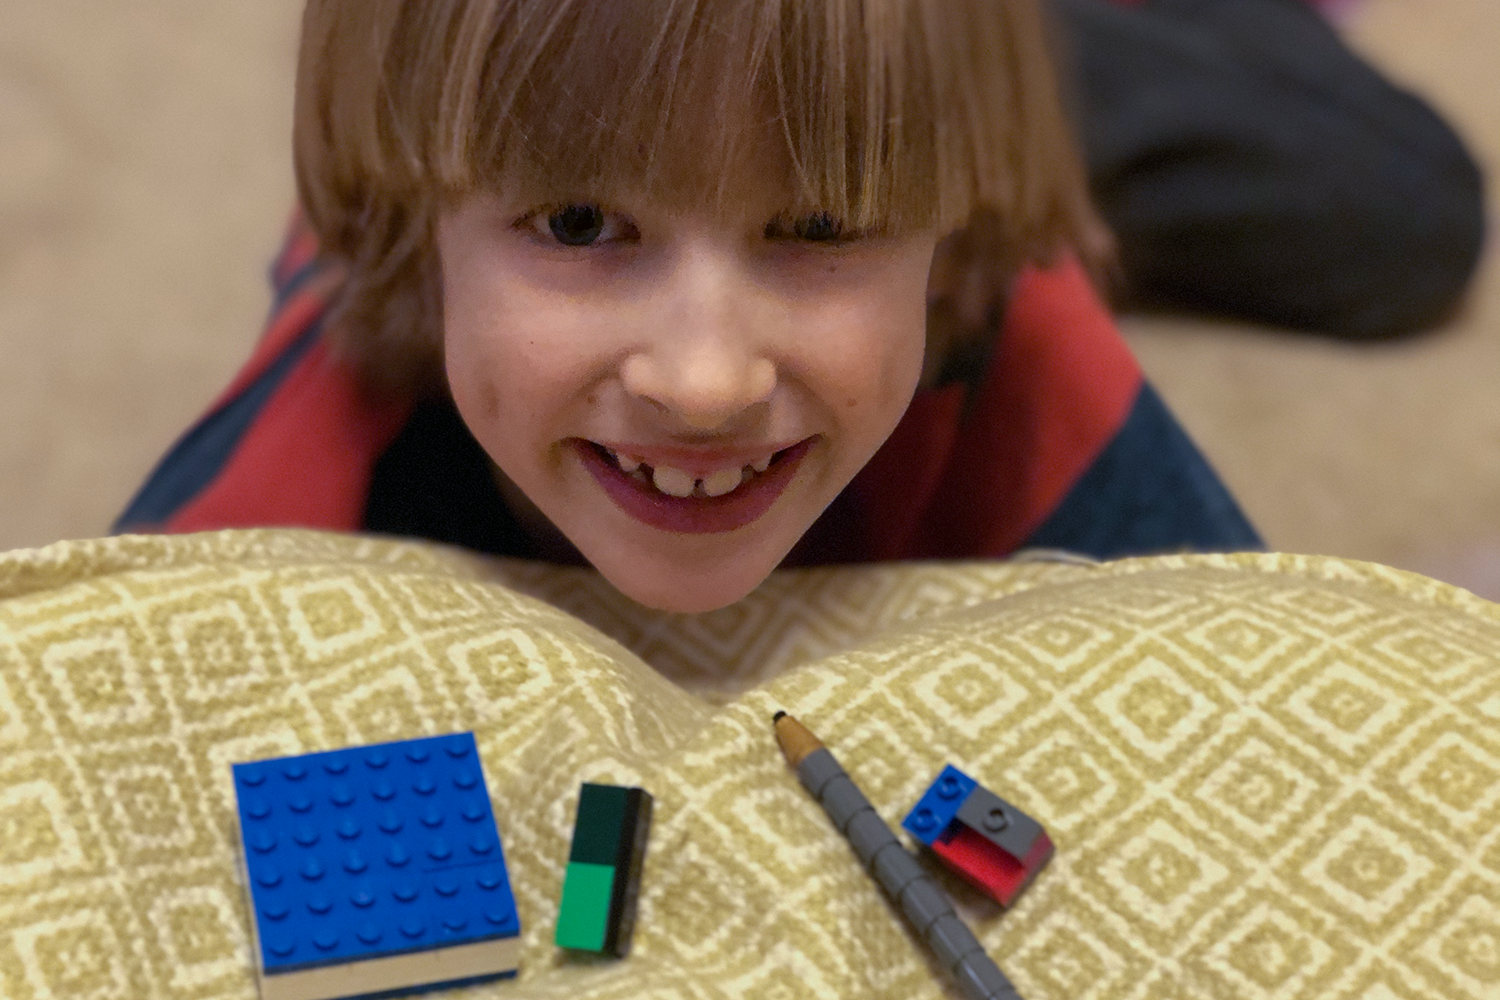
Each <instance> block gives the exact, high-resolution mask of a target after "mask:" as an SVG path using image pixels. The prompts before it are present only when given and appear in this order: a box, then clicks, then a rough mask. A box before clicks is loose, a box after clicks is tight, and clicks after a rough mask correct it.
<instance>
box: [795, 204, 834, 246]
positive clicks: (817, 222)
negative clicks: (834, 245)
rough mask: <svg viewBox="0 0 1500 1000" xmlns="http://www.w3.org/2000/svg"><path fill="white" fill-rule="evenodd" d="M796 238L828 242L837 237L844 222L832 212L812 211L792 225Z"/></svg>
mask: <svg viewBox="0 0 1500 1000" xmlns="http://www.w3.org/2000/svg"><path fill="white" fill-rule="evenodd" d="M793 229H794V231H795V232H796V234H797V238H798V239H803V240H811V241H812V242H814V243H828V242H831V241H833V240H836V239H838V238H839V236H840V235H841V234H842V233H843V231H844V224H843V222H841V221H840V220H839V219H837V218H836V217H835V216H834V215H833V213H832V212H814V213H813V214H812V215H804V216H803V217H802V218H800V219H798V220H797V223H796V225H795V226H794V227H793Z"/></svg>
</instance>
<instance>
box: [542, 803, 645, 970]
mask: <svg viewBox="0 0 1500 1000" xmlns="http://www.w3.org/2000/svg"><path fill="white" fill-rule="evenodd" d="M650 827H651V794H650V793H649V792H646V791H645V790H643V789H640V788H622V787H620V786H618V785H591V784H585V785H584V786H583V788H582V790H581V791H580V792H579V795H578V818H577V820H576V821H575V822H574V824H573V845H572V848H571V849H570V850H569V852H568V868H567V872H566V874H565V875H564V877H563V888H562V901H561V903H560V904H559V906H558V913H557V931H556V934H555V937H554V939H555V940H556V942H557V944H558V945H559V946H560V947H563V948H574V949H577V950H580V951H594V952H602V953H604V954H607V955H613V956H615V957H616V958H623V957H624V956H625V955H626V953H627V952H629V951H630V937H631V932H632V931H633V930H634V927H635V905H636V897H637V895H638V893H639V890H640V879H641V868H642V866H643V865H644V863H645V859H646V838H647V835H648V832H649V830H650Z"/></svg>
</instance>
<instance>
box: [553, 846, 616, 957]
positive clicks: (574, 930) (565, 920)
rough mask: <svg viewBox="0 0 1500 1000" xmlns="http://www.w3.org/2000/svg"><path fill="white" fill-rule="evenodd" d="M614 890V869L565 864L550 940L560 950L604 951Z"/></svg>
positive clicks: (580, 862) (583, 864)
mask: <svg viewBox="0 0 1500 1000" xmlns="http://www.w3.org/2000/svg"><path fill="white" fill-rule="evenodd" d="M614 888H615V868H614V866H613V865H595V864H589V863H588V862H585V861H570V862H568V870H567V873H566V874H565V875H564V876H563V889H562V902H561V903H560V904H559V905H558V909H557V932H556V933H555V934H554V936H553V939H554V940H555V941H556V942H557V944H558V946H559V947H562V948H578V949H581V950H583V951H603V950H604V943H605V937H606V936H607V935H608V931H609V911H610V899H611V897H613V895H614Z"/></svg>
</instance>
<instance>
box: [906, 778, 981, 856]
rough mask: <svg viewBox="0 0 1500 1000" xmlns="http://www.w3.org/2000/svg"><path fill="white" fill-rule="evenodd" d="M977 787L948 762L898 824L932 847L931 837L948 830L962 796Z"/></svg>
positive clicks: (960, 803)
mask: <svg viewBox="0 0 1500 1000" xmlns="http://www.w3.org/2000/svg"><path fill="white" fill-rule="evenodd" d="M978 787H979V782H977V781H975V780H974V779H973V778H971V777H969V776H968V775H967V774H964V773H963V772H962V771H960V770H959V769H958V768H956V767H954V766H953V765H952V764H949V765H948V766H947V767H945V768H943V770H942V773H940V774H939V775H938V776H937V780H935V781H934V782H933V783H932V784H931V785H930V786H929V787H928V789H927V791H926V792H924V793H923V794H922V797H921V798H920V799H919V800H917V804H916V805H914V806H912V809H911V812H910V813H908V814H907V816H906V819H904V820H902V821H901V825H902V826H904V827H905V828H906V829H907V830H908V831H909V832H910V833H911V834H912V836H914V837H916V838H917V839H918V840H920V841H921V842H922V843H924V844H926V845H927V846H928V847H931V846H932V843H933V841H935V840H937V839H938V838H939V837H941V836H943V835H945V834H946V833H948V828H949V827H950V826H951V825H952V823H953V820H954V819H955V818H957V816H958V810H959V807H960V806H962V805H963V804H964V799H966V798H968V797H969V793H970V792H972V791H973V790H974V789H976V788H978Z"/></svg>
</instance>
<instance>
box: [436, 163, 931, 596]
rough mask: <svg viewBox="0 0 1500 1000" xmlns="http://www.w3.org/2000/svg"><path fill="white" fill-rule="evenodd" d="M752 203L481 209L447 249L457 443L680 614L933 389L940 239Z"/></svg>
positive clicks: (774, 546) (443, 231) (751, 575)
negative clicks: (709, 208) (933, 307)
mask: <svg viewBox="0 0 1500 1000" xmlns="http://www.w3.org/2000/svg"><path fill="white" fill-rule="evenodd" d="M741 206H742V207H741V208H739V209H735V210H734V211H733V212H731V213H728V214H726V213H723V212H720V213H705V214H693V213H683V212H681V211H675V210H668V209H665V208H663V207H661V206H659V205H655V204H652V203H650V202H649V201H647V200H644V199H632V198H629V197H623V198H621V197H616V198H608V199H607V198H602V197H601V198H599V199H598V200H592V196H591V195H589V194H587V193H585V195H584V196H582V197H579V198H578V199H577V200H574V201H570V202H565V203H560V204H559V203H552V204H543V205H534V204H530V203H524V202H520V201H514V202H512V201H507V200H506V199H505V198H504V197H503V196H497V195H475V196H472V197H470V198H468V199H466V200H465V201H463V202H462V203H461V204H459V205H458V206H457V207H456V208H454V209H452V210H451V211H449V212H447V213H445V215H444V216H443V218H442V219H441V221H440V224H439V228H438V238H437V243H438V249H439V253H440V256H441V259H442V269H443V294H444V300H443V302H444V305H443V309H444V329H445V334H444V336H445V347H446V358H447V368H448V379H449V383H450V385H451V387H452V391H453V398H454V400H455V402H456V403H457V405H458V409H459V412H460V413H461V414H462V416H463V418H464V420H465V422H466V423H467V424H468V426H469V429H470V430H471V431H472V432H473V433H474V436H475V437H476V438H477V439H478V440H479V442H480V444H481V445H483V446H484V448H485V449H486V451H488V452H489V454H490V456H491V457H492V458H493V459H494V461H495V462H496V464H497V465H498V466H499V468H500V470H501V471H502V472H503V473H504V474H505V476H506V477H508V479H509V480H510V481H511V482H513V483H514V484H515V485H516V486H518V487H519V488H520V490H522V491H523V492H524V493H525V495H526V497H527V498H529V499H530V501H531V502H532V503H533V504H535V506H536V507H537V508H538V509H539V510H540V511H541V513H542V514H544V515H545V516H546V518H547V519H548V520H549V521H550V522H551V523H552V524H553V525H555V526H556V527H557V528H558V529H560V530H561V531H562V533H563V534H564V535H566V536H567V538H568V540H569V541H571V542H572V543H573V545H574V546H576V547H577V549H578V550H579V551H580V552H581V553H582V554H583V555H584V556H585V557H586V558H587V559H588V560H589V562H591V563H592V564H593V565H594V566H595V567H596V568H598V570H599V571H600V572H601V573H603V574H604V576H605V577H606V578H607V579H608V580H609V581H610V582H611V583H612V584H613V585H614V586H615V587H617V588H618V589H619V590H620V591H621V592H622V593H624V594H625V595H627V596H628V597H631V598H632V599H634V600H636V601H638V602H640V603H642V604H646V605H650V606H653V607H658V608H664V609H668V610H673V611H686V612H696V611H705V610H709V609H712V608H717V607H722V606H723V605H726V604H729V603H732V602H733V601H736V600H738V599H739V598H741V597H743V596H744V595H745V594H747V593H748V592H749V591H751V590H752V589H754V588H755V587H756V586H757V585H758V584H759V583H760V582H761V581H762V580H763V579H765V577H766V576H767V575H768V574H769V573H770V572H771V571H772V570H773V569H774V568H775V567H776V566H777V564H778V563H780V562H781V560H782V558H783V557H784V556H785V555H786V553H787V552H788V551H789V550H790V549H791V547H792V546H793V545H794V544H795V543H796V542H797V540H798V539H799V538H801V537H802V535H803V533H804V532H805V531H806V530H807V529H808V528H809V527H810V526H811V525H812V523H813V521H814V520H816V518H817V517H818V515H819V514H820V513H822V511H823V509H824V507H826V506H827V505H828V504H829V502H831V501H832V500H833V498H834V497H835V496H837V495H838V493H839V491H840V490H842V489H843V488H844V486H845V485H847V484H848V482H849V480H850V479H852V478H853V476H854V474H855V473H856V472H858V471H859V470H860V468H862V467H863V466H864V464H865V463H866V461H868V459H869V458H870V457H871V456H872V455H873V454H874V453H875V451H876V449H877V448H879V447H880V445H881V444H882V443H883V442H884V441H885V439H886V437H887V436H888V435H889V434H890V432H891V431H892V430H893V429H894V428H895V426H896V423H897V422H898V421H899V420H900V418H901V415H902V414H903V413H904V412H905V409H906V406H907V403H908V402H909V401H910V399H911V396H912V393H913V391H914V390H915V388H916V385H917V379H918V376H919V374H920V373H921V370H922V356H923V347H924V342H925V321H926V288H927V279H928V272H929V269H930V267H931V264H932V257H933V250H934V247H935V245H936V236H935V235H934V234H926V233H923V234H915V235H903V236H900V237H878V236H863V235H861V234H858V233H851V232H847V231H843V232H841V231H840V226H839V223H838V221H837V220H834V219H832V218H830V217H828V216H827V215H820V214H819V213H816V212H812V213H808V212H801V213H792V212H789V211H788V210H787V208H786V206H785V205H784V204H780V203H778V198H777V196H776V195H775V194H774V193H773V192H767V193H766V194H764V195H762V196H756V197H750V198H747V199H745V200H744V201H742V202H741Z"/></svg>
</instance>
